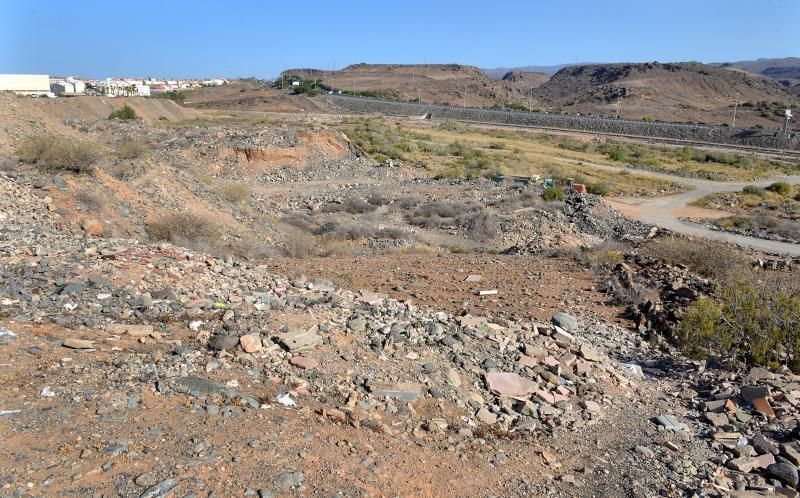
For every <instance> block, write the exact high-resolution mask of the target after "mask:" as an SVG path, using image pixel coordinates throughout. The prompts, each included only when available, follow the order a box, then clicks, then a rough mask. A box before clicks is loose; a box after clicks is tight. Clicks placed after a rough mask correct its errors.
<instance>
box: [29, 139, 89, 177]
mask: <svg viewBox="0 0 800 498" xmlns="http://www.w3.org/2000/svg"><path fill="white" fill-rule="evenodd" d="M16 153H17V156H18V157H19V158H20V159H21V160H22V161H24V162H27V163H31V164H35V165H36V166H37V167H39V168H41V169H43V170H46V171H67V172H71V173H90V172H91V171H92V169H93V166H94V164H95V162H97V160H98V159H99V158H100V152H99V150H98V148H97V147H96V146H95V145H93V144H90V143H88V142H81V141H69V140H67V139H65V138H62V137H57V136H55V135H33V136H30V137H27V138H26V139H25V140H23V141H22V143H21V144H20V146H19V147H18V148H17V151H16Z"/></svg>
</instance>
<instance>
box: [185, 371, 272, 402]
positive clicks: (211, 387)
mask: <svg viewBox="0 0 800 498" xmlns="http://www.w3.org/2000/svg"><path fill="white" fill-rule="evenodd" d="M175 390H176V391H178V392H184V393H187V394H189V395H190V396H194V397H198V398H199V397H205V396H225V397H227V398H237V397H239V398H242V399H243V400H244V401H245V403H246V404H247V405H248V406H250V407H251V408H258V407H259V406H260V405H261V403H260V402H259V401H258V400H257V399H256V398H254V397H252V396H250V395H247V394H244V393H242V392H240V391H237V390H236V389H234V388H232V387H228V386H225V385H223V384H219V383H217V382H213V381H210V380H208V379H204V378H202V377H181V378H179V379H176V380H175Z"/></svg>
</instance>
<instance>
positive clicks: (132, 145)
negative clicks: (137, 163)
mask: <svg viewBox="0 0 800 498" xmlns="http://www.w3.org/2000/svg"><path fill="white" fill-rule="evenodd" d="M147 151H148V147H147V145H146V144H145V143H143V142H139V141H137V140H126V141H125V142H122V144H121V145H120V146H119V148H118V149H117V156H119V158H120V159H136V158H138V157H142V156H143V155H144V154H145V153H147Z"/></svg>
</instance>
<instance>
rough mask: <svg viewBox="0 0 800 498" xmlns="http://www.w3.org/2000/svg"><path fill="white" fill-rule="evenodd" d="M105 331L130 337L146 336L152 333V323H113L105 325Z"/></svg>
mask: <svg viewBox="0 0 800 498" xmlns="http://www.w3.org/2000/svg"><path fill="white" fill-rule="evenodd" d="M106 332H108V333H110V334H114V335H129V336H131V337H147V336H149V335H152V334H153V326H152V325H128V324H126V323H113V324H111V325H109V326H107V327H106Z"/></svg>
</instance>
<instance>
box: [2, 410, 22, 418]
mask: <svg viewBox="0 0 800 498" xmlns="http://www.w3.org/2000/svg"><path fill="white" fill-rule="evenodd" d="M19 412H20V411H19V410H0V417H7V416H9V415H14V414H15V413H19Z"/></svg>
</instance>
